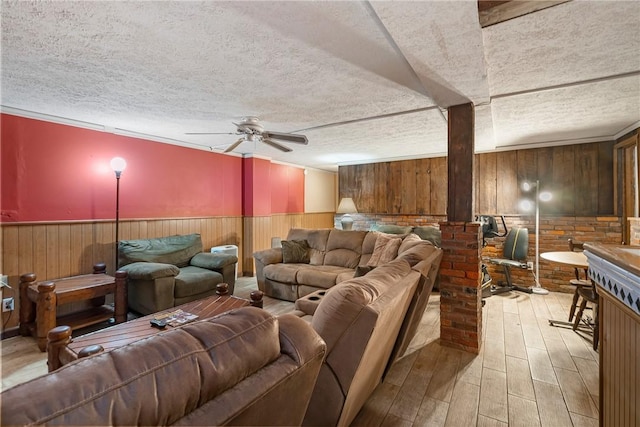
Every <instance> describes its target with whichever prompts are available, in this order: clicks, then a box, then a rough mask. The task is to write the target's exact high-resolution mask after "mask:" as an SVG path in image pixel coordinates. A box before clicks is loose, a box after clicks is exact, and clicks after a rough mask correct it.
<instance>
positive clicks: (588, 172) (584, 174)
mask: <svg viewBox="0 0 640 427" xmlns="http://www.w3.org/2000/svg"><path fill="white" fill-rule="evenodd" d="M574 167H575V195H576V197H575V209H576V215H580V216H590V215H596V214H597V213H598V198H597V197H593V195H594V194H598V187H599V184H600V183H599V180H598V147H597V146H595V145H588V146H585V147H581V148H579V149H576V150H575V165H574Z"/></svg>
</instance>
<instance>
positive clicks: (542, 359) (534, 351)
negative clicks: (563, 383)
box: [527, 348, 558, 384]
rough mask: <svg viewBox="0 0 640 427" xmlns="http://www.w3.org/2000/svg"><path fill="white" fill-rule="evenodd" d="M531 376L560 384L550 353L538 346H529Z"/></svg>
mask: <svg viewBox="0 0 640 427" xmlns="http://www.w3.org/2000/svg"><path fill="white" fill-rule="evenodd" d="M527 354H528V356H529V368H530V369H531V378H532V379H534V380H538V381H544V382H547V383H549V384H558V380H557V379H556V374H555V371H554V370H553V366H552V365H551V359H550V358H549V353H547V352H546V351H544V350H540V349H538V348H527Z"/></svg>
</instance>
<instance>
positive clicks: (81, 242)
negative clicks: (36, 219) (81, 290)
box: [1, 217, 243, 329]
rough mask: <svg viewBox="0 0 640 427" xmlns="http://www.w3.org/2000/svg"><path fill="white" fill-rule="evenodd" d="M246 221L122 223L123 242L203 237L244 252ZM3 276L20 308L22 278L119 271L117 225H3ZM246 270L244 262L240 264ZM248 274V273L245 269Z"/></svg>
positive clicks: (207, 244)
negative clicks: (101, 266)
mask: <svg viewBox="0 0 640 427" xmlns="http://www.w3.org/2000/svg"><path fill="white" fill-rule="evenodd" d="M242 226H243V224H242V218H241V217H209V218H172V219H152V220H151V219H150V220H124V221H120V230H119V235H120V240H129V239H144V238H153V237H162V236H169V235H173V234H190V233H200V234H201V235H202V242H203V246H204V249H205V250H208V249H209V248H211V247H212V246H218V245H238V246H239V251H240V253H241V252H242V243H243V242H242ZM1 227H2V230H1V231H2V233H1V234H2V253H3V256H2V261H3V262H2V273H3V274H6V275H8V276H9V284H10V285H11V287H12V288H13V289H8V290H5V291H4V297H5V298H6V297H9V296H13V297H15V298H16V304H15V306H16V308H17V307H19V301H18V298H19V297H18V292H17V290H18V283H19V281H20V275H22V274H25V273H35V274H36V277H37V278H38V280H48V279H56V278H61V277H68V276H73V275H78V274H88V273H91V271H92V266H93V264H95V263H98V262H104V263H106V264H107V272H108V273H109V274H113V272H114V266H115V243H114V240H115V223H114V222H113V221H87V222H62V223H22V224H2V226H1ZM239 262H240V265H239V266H238V267H239V268H241V267H242V264H241V263H242V259H240V260H239ZM240 271H242V270H240ZM5 323H6V325H5V328H3V329H6V328H11V327H14V326H16V325H17V324H18V310H15V311H14V312H12V313H11V316H9V315H8V314H7V313H3V324H5Z"/></svg>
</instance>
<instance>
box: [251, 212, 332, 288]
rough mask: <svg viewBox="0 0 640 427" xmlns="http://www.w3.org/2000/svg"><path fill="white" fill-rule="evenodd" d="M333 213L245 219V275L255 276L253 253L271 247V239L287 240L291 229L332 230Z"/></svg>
mask: <svg viewBox="0 0 640 427" xmlns="http://www.w3.org/2000/svg"><path fill="white" fill-rule="evenodd" d="M334 215H335V214H334V213H333V212H321V213H307V214H282V215H271V216H257V217H245V218H244V248H245V250H244V252H242V254H243V264H242V265H243V266H244V268H243V270H242V272H243V274H244V275H247V276H252V275H253V274H254V271H255V269H254V265H253V253H254V252H255V251H259V250H263V249H268V248H270V247H271V238H272V237H280V238H282V239H285V238H286V237H287V234H288V233H289V229H291V228H332V227H333V218H334Z"/></svg>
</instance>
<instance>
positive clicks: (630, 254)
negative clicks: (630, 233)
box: [584, 243, 640, 315]
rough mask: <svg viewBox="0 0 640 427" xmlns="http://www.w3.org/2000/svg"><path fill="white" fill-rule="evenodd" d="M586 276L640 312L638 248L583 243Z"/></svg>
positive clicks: (637, 312)
mask: <svg viewBox="0 0 640 427" xmlns="http://www.w3.org/2000/svg"><path fill="white" fill-rule="evenodd" d="M584 254H585V255H586V256H587V259H588V261H589V277H590V278H591V280H593V281H594V282H595V283H596V284H597V285H598V287H599V288H602V290H603V291H605V292H608V293H609V294H611V296H613V297H615V298H617V299H618V300H619V301H620V302H622V303H623V304H624V305H626V306H627V307H629V308H630V309H631V310H633V311H634V312H635V313H636V314H637V315H640V247H638V246H623V245H597V244H591V243H585V245H584Z"/></svg>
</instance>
